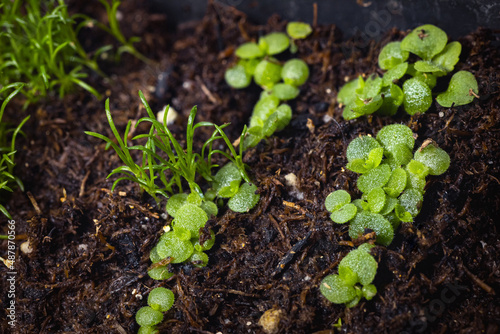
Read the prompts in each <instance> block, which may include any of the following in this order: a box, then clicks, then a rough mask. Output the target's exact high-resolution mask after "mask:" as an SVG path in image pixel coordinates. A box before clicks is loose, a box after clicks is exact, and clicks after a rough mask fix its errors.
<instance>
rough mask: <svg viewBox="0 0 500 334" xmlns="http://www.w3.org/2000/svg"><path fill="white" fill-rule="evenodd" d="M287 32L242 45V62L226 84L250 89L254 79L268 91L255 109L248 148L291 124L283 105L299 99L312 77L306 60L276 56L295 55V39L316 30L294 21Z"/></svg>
mask: <svg viewBox="0 0 500 334" xmlns="http://www.w3.org/2000/svg"><path fill="white" fill-rule="evenodd" d="M286 30H287V33H288V35H287V34H285V33H281V32H273V33H270V34H267V35H265V36H262V37H261V38H259V41H258V43H255V42H247V43H244V44H242V45H240V46H239V47H238V48H237V49H236V52H235V54H236V56H237V57H238V58H240V59H239V60H238V62H237V63H236V65H234V66H233V67H231V68H229V69H227V71H226V74H225V79H226V82H227V84H228V85H229V86H231V87H233V88H237V89H241V88H245V87H248V86H249V85H250V84H251V83H252V78H253V80H254V81H255V83H256V84H257V85H259V86H261V87H262V88H263V89H264V91H263V92H262V94H261V96H260V99H259V101H258V102H257V103H256V104H255V106H254V109H253V113H252V117H251V119H250V127H249V129H248V132H247V135H246V136H245V140H244V142H243V143H242V145H243V146H244V147H245V148H249V147H253V146H255V145H257V144H258V143H259V142H260V140H262V139H264V138H268V137H270V136H272V134H273V133H274V132H276V131H280V130H282V129H283V128H284V127H286V126H287V125H288V123H289V122H290V120H291V118H292V109H291V108H290V106H289V105H288V104H285V103H281V102H282V101H287V100H292V99H294V98H296V97H297V96H298V94H299V93H300V90H299V86H301V85H302V84H304V83H305V82H306V80H307V78H308V77H309V68H308V66H307V64H306V63H305V62H304V61H303V60H301V59H290V60H288V61H286V62H280V61H279V60H278V59H276V58H274V57H273V56H275V55H277V54H280V53H282V52H283V51H285V50H287V49H290V51H291V52H292V53H295V52H296V51H297V46H296V44H295V40H297V39H302V38H306V37H307V36H308V35H309V34H310V33H311V32H312V28H311V26H310V25H308V24H306V23H301V22H290V23H289V24H288V25H287V28H286Z"/></svg>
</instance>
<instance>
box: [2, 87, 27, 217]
mask: <svg viewBox="0 0 500 334" xmlns="http://www.w3.org/2000/svg"><path fill="white" fill-rule="evenodd" d="M23 87H24V84H22V83H14V84H10V85H8V86H5V87H2V88H1V89H0V96H2V95H4V94H8V95H7V97H6V98H5V99H4V101H3V102H2V106H1V107H0V153H1V155H2V156H1V159H0V212H2V213H3V214H4V215H5V216H6V217H7V218H9V219H12V217H11V215H10V213H9V212H8V211H7V209H6V208H5V206H4V204H5V202H6V198H5V197H7V195H8V193H11V192H13V191H14V189H15V187H18V188H19V189H21V190H24V187H23V183H22V182H21V180H20V179H19V178H18V177H17V176H15V173H14V167H15V166H16V163H15V159H14V158H15V154H16V147H15V145H16V137H17V135H18V134H19V133H20V131H21V127H22V126H23V125H24V123H26V122H27V121H28V119H29V118H30V116H27V117H26V118H24V119H23V120H22V122H21V123H20V124H19V125H18V126H17V127H15V128H10V125H9V124H8V123H6V122H4V121H2V118H3V113H4V111H5V108H6V106H7V104H8V103H9V101H10V100H11V99H12V98H13V97H14V96H15V95H16V94H17V93H19V92H20V91H21V89H22V88H23Z"/></svg>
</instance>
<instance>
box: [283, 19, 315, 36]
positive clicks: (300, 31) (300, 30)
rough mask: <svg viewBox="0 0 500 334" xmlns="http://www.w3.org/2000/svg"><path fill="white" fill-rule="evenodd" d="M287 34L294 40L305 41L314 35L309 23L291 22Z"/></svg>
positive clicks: (287, 26)
mask: <svg viewBox="0 0 500 334" xmlns="http://www.w3.org/2000/svg"><path fill="white" fill-rule="evenodd" d="M286 33H287V34H288V36H290V37H291V38H293V39H304V38H306V37H307V36H309V35H310V34H311V33H312V28H311V26H310V25H309V24H307V23H303V22H289V23H288V24H287V25H286Z"/></svg>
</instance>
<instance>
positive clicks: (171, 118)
mask: <svg viewBox="0 0 500 334" xmlns="http://www.w3.org/2000/svg"><path fill="white" fill-rule="evenodd" d="M166 108H167V106H164V107H163V109H162V110H161V111H159V112H158V113H157V114H156V120H157V121H158V122H160V123H163V115H165V109H166ZM177 116H179V113H178V112H177V111H176V110H175V109H174V108H172V107H170V108H169V109H168V114H167V126H168V125H171V124H173V123H174V122H175V120H176V119H177Z"/></svg>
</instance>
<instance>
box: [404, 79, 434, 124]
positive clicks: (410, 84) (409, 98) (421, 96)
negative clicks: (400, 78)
mask: <svg viewBox="0 0 500 334" xmlns="http://www.w3.org/2000/svg"><path fill="white" fill-rule="evenodd" d="M403 93H404V101H403V103H404V107H405V110H406V112H407V113H408V114H410V115H415V114H416V113H424V112H426V111H427V109H429V107H430V106H431V104H432V92H431V89H430V88H429V86H427V85H426V84H425V83H423V82H422V81H420V80H418V79H416V78H411V79H408V80H406V81H405V83H404V84H403Z"/></svg>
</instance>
